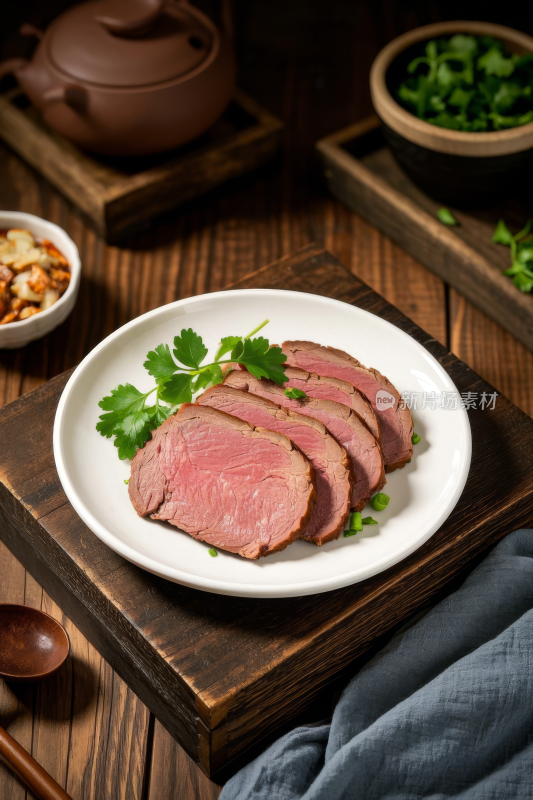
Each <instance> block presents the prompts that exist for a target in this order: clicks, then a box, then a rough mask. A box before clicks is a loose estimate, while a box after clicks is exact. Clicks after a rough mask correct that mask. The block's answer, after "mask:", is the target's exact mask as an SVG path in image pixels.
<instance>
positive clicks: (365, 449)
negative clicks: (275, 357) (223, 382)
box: [233, 378, 381, 504]
mask: <svg viewBox="0 0 533 800" xmlns="http://www.w3.org/2000/svg"><path fill="white" fill-rule="evenodd" d="M233 385H237V378H236V379H235V382H234V383H233ZM247 385H248V382H247V381H246V380H245V379H243V381H242V384H241V386H243V387H244V386H247ZM253 389H254V392H255V393H256V394H261V396H262V397H266V398H267V400H272V401H273V402H275V403H278V405H282V406H283V407H284V408H291V409H292V410H293V411H297V412H298V413H299V414H303V415H304V416H306V417H314V418H315V419H318V420H320V422H322V424H323V425H325V426H326V428H327V429H328V430H329V432H330V433H331V434H332V436H334V437H335V439H337V441H338V442H339V443H340V444H341V445H342V446H343V447H344V448H345V450H346V451H347V453H348V455H349V456H350V458H351V459H352V464H353V467H354V472H355V481H356V485H355V486H354V489H353V493H352V502H353V504H356V503H357V500H359V499H360V498H361V497H362V496H363V494H366V493H367V492H369V491H370V487H372V486H375V485H376V483H377V481H378V479H379V476H380V474H381V462H380V461H379V459H378V458H376V457H375V456H374V454H373V453H372V452H371V451H372V450H373V449H374V448H375V447H377V445H376V440H375V439H374V437H373V436H372V434H371V433H368V432H363V431H362V435H363V436H364V437H365V438H364V442H363V441H362V440H361V439H359V438H358V437H357V435H356V434H355V432H354V431H353V430H352V428H351V427H350V426H349V425H347V424H346V423H345V422H344V421H343V420H342V419H341V418H340V417H336V416H334V415H331V414H328V413H327V412H325V411H322V410H320V409H314V408H313V409H308V408H306V407H305V406H303V405H302V406H301V405H300V404H299V403H298V402H296V401H294V400H291V399H290V398H288V397H287V396H286V395H285V394H284V393H283V392H280V393H279V394H277V393H273V392H269V391H268V390H265V389H264V388H263V387H262V385H261V383H260V382H257V383H254V387H253ZM366 433H368V435H366Z"/></svg>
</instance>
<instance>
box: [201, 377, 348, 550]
mask: <svg viewBox="0 0 533 800" xmlns="http://www.w3.org/2000/svg"><path fill="white" fill-rule="evenodd" d="M196 402H197V403H200V405H205V406H210V407H211V408H218V410H219V411H224V412H225V413H226V414H231V415H232V416H234V417H238V418H239V419H244V420H246V422H249V423H250V424H251V425H253V426H254V427H257V426H260V427H261V428H267V429H268V430H270V431H276V432H277V433H283V434H284V435H285V436H288V437H289V439H291V441H292V442H294V444H295V445H296V446H297V447H299V448H300V450H301V451H302V453H303V454H304V456H306V458H308V459H309V461H310V462H311V464H312V465H313V467H314V469H315V473H316V488H317V499H316V505H315V508H314V511H313V513H312V515H311V519H310V520H309V525H308V527H307V530H306V531H305V532H304V533H303V534H302V539H307V540H308V541H310V542H314V543H315V544H318V545H321V544H325V543H326V542H330V541H332V539H337V538H338V537H339V535H340V533H341V532H342V531H343V530H344V529H345V527H346V522H347V519H348V515H349V513H350V499H351V496H352V477H351V463H350V459H349V458H348V455H347V453H346V450H345V449H344V447H341V445H340V444H339V443H338V442H337V441H336V440H335V439H334V438H333V436H331V435H330V434H329V433H328V432H327V430H326V428H325V427H324V425H322V423H321V422H319V421H318V420H317V419H312V418H311V417H304V416H302V415H301V414H296V413H295V412H294V411H287V410H285V409H282V408H280V406H279V405H276V404H275V403H272V402H271V401H270V400H266V399H265V398H264V397H259V395H255V394H250V393H249V392H243V391H241V390H240V389H234V388H233V387H231V386H221V385H218V386H213V387H212V388H211V389H208V390H207V391H206V392H204V394H203V395H202V396H201V397H199V398H198V400H197V401H196Z"/></svg>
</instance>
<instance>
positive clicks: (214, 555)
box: [207, 547, 218, 558]
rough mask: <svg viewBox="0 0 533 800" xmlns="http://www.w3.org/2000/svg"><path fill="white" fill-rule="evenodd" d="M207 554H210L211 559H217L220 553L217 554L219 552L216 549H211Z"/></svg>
mask: <svg viewBox="0 0 533 800" xmlns="http://www.w3.org/2000/svg"><path fill="white" fill-rule="evenodd" d="M207 552H208V553H209V555H210V556H211V558H216V556H218V553H217V551H216V550H215V548H214V547H210V548H209V550H208V551H207Z"/></svg>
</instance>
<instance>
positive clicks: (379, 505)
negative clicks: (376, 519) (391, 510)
mask: <svg viewBox="0 0 533 800" xmlns="http://www.w3.org/2000/svg"><path fill="white" fill-rule="evenodd" d="M389 503H390V497H389V495H388V494H384V492H378V493H377V494H375V495H374V496H373V497H372V498H371V500H370V505H371V506H372V508H373V509H374V511H384V510H385V509H386V508H387V506H388V505H389Z"/></svg>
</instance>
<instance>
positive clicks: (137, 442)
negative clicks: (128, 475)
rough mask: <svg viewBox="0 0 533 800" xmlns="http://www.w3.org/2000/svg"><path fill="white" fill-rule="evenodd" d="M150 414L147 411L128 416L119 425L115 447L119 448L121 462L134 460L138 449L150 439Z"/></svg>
mask: <svg viewBox="0 0 533 800" xmlns="http://www.w3.org/2000/svg"><path fill="white" fill-rule="evenodd" d="M148 421H149V420H148V414H147V413H146V412H145V411H135V412H134V413H133V414H128V416H127V417H124V419H123V420H122V422H121V423H120V424H119V425H117V432H116V436H115V447H117V448H118V457H119V458H120V460H121V461H124V459H126V458H133V457H134V456H135V453H136V452H137V449H138V448H139V447H142V446H143V445H144V443H145V442H146V440H147V439H148V438H149V435H150V429H149V427H148Z"/></svg>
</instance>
